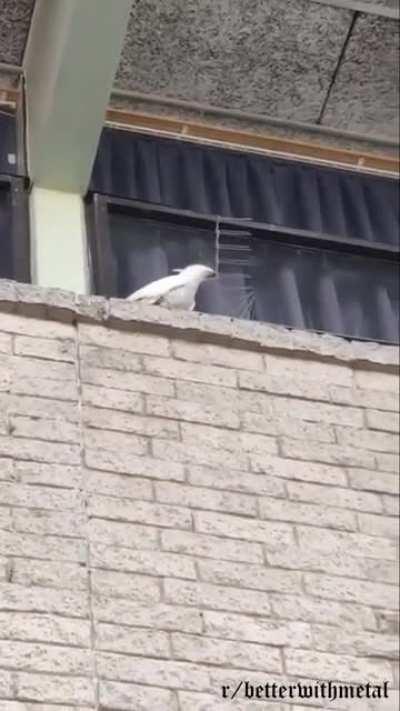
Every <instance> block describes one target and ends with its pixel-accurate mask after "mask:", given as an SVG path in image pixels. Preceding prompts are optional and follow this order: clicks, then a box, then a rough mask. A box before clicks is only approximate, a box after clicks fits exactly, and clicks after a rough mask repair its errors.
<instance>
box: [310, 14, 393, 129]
mask: <svg viewBox="0 0 400 711" xmlns="http://www.w3.org/2000/svg"><path fill="white" fill-rule="evenodd" d="M322 123H323V124H325V125H327V126H336V127H338V128H342V129H346V130H352V131H359V132H360V133H374V134H377V135H379V133H380V134H381V135H382V136H392V138H393V140H398V137H399V23H398V22H397V21H395V20H388V19H384V18H380V17H376V16H374V15H364V14H361V15H360V16H359V17H358V18H357V19H356V22H355V26H354V28H353V33H352V36H351V38H350V41H349V44H348V46H347V49H346V52H345V56H344V59H343V61H342V63H341V65H340V68H339V71H338V74H337V77H336V80H335V83H334V86H333V88H332V91H331V94H330V97H329V101H328V103H327V106H326V110H325V112H324V115H323V120H322Z"/></svg>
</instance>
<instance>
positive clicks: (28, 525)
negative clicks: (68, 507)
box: [13, 508, 84, 538]
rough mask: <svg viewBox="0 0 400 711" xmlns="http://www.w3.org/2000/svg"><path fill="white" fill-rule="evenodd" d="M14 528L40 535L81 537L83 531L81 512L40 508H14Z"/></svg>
mask: <svg viewBox="0 0 400 711" xmlns="http://www.w3.org/2000/svg"><path fill="white" fill-rule="evenodd" d="M13 522H14V529H15V530H16V531H21V532H23V533H35V534H37V535H41V536H48V535H55V536H68V537H78V538H79V537H82V535H83V533H84V516H83V513H78V512H76V511H74V512H71V511H69V512H66V511H63V512H62V514H61V515H60V512H59V511H46V510H41V509H24V508H19V509H15V511H14V513H13Z"/></svg>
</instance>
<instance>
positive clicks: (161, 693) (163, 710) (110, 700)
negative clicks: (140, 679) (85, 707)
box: [100, 681, 178, 711]
mask: <svg viewBox="0 0 400 711" xmlns="http://www.w3.org/2000/svg"><path fill="white" fill-rule="evenodd" d="M132 699H134V700H135V711H149V709H151V710H152V711H167V709H168V711H177V710H178V706H177V700H176V697H175V696H174V693H173V692H172V691H168V689H158V688H151V687H149V686H139V685H138V684H124V683H121V682H115V681H101V682H100V704H101V708H102V709H113V710H114V711H131V709H132Z"/></svg>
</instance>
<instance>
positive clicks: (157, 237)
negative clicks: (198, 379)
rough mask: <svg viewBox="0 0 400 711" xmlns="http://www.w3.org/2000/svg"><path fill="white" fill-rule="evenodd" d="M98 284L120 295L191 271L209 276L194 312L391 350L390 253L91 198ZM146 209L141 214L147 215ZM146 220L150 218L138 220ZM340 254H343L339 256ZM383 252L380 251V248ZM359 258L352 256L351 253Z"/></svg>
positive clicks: (394, 304)
mask: <svg viewBox="0 0 400 711" xmlns="http://www.w3.org/2000/svg"><path fill="white" fill-rule="evenodd" d="M100 203H101V205H102V213H103V216H104V219H103V236H104V239H105V242H106V243H107V245H108V247H107V250H108V252H107V254H108V257H107V264H106V265H103V267H104V269H105V273H106V274H107V279H108V283H107V285H104V284H103V285H102V284H100V283H99V282H97V286H98V288H97V290H98V291H99V292H100V293H107V295H109V296H118V297H122V298H124V297H126V296H128V295H129V294H130V293H132V292H133V291H136V290H137V289H139V288H140V287H141V286H143V285H144V284H147V283H149V282H150V281H153V280H155V279H158V278H160V277H162V276H165V275H167V274H170V273H171V271H172V270H173V269H176V268H182V267H184V266H186V265H188V264H193V263H201V264H206V265H209V266H212V267H214V268H217V270H218V273H219V278H218V279H217V280H212V281H208V282H206V283H204V284H203V285H202V286H201V287H200V289H199V292H198V296H197V301H196V307H197V309H198V310H200V311H204V312H207V313H213V314H222V315H227V316H232V317H236V318H244V319H251V320H257V321H266V322H271V323H277V324H283V325H286V326H290V327H295V328H302V329H310V330H317V331H329V332H331V333H336V334H339V335H344V336H347V337H353V338H365V339H372V340H379V341H388V342H396V341H397V340H398V323H399V322H398V319H399V293H398V264H397V262H396V261H395V260H394V259H393V257H394V256H395V254H396V253H395V252H394V251H392V252H389V253H387V254H386V252H385V249H386V248H381V251H380V252H378V251H377V250H375V249H374V248H373V247H371V245H368V247H366V249H365V252H364V253H363V252H362V249H361V245H358V250H359V251H358V253H357V251H353V250H354V244H351V243H346V242H345V241H344V240H342V241H340V240H339V242H337V243H336V242H335V241H330V240H328V241H327V244H326V247H325V245H324V239H323V238H322V236H321V237H320V238H318V237H317V238H315V236H312V235H310V234H305V233H304V234H303V233H295V232H290V231H287V232H284V231H282V230H281V231H280V232H277V231H276V230H275V231H274V230H271V229H268V227H267V226H262V225H257V226H255V225H252V224H251V223H250V222H247V221H246V222H242V223H236V225H233V226H232V224H228V223H224V222H221V223H220V224H219V226H218V229H217V223H216V221H215V220H211V219H210V220H206V219H204V218H200V219H199V220H197V221H196V219H195V218H193V216H192V215H190V216H187V217H186V216H185V215H183V214H182V213H181V214H178V213H174V214H171V213H170V212H163V211H162V210H158V211H157V214H156V215H154V211H153V210H152V208H151V206H150V207H148V208H147V209H146V208H143V209H142V208H139V207H135V206H132V210H130V209H129V206H127V205H126V204H125V205H123V207H122V208H121V207H119V206H118V205H116V204H114V203H113V202H112V201H111V202H110V204H109V205H107V200H106V199H105V200H104V198H100ZM147 210H149V212H147ZM147 214H149V215H150V216H149V217H147ZM344 248H346V250H345V251H344ZM388 249H390V248H388ZM360 250H361V251H360Z"/></svg>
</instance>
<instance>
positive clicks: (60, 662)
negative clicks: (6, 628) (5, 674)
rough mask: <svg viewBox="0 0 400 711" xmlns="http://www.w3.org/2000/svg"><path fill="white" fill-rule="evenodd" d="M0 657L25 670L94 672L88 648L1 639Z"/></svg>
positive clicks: (15, 667) (10, 665)
mask: <svg viewBox="0 0 400 711" xmlns="http://www.w3.org/2000/svg"><path fill="white" fill-rule="evenodd" d="M0 659H1V660H2V664H4V666H5V667H11V668H13V669H21V670H23V671H35V672H50V673H57V672H58V673H63V674H74V675H79V674H82V675H90V674H91V673H92V660H91V654H90V652H89V650H87V649H78V648H73V647H65V646H62V647H58V646H55V645H45V644H38V643H34V642H17V641H15V640H13V641H9V640H0Z"/></svg>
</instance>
